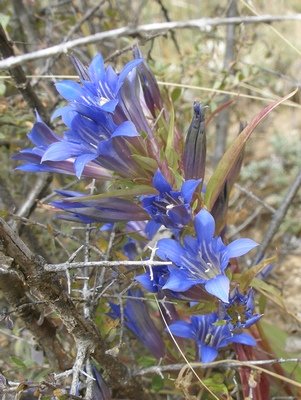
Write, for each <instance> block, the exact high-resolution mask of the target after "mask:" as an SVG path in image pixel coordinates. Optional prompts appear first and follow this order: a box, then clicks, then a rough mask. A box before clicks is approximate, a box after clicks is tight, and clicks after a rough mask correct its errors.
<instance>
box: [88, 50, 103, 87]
mask: <svg viewBox="0 0 301 400" xmlns="http://www.w3.org/2000/svg"><path fill="white" fill-rule="evenodd" d="M89 74H90V75H91V78H92V80H94V81H103V80H104V79H105V66H104V62H103V58H102V56H101V54H97V55H96V56H95V57H94V58H93V60H92V62H91V64H90V66H89Z"/></svg>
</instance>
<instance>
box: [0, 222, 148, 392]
mask: <svg viewBox="0 0 301 400" xmlns="http://www.w3.org/2000/svg"><path fill="white" fill-rule="evenodd" d="M0 243H1V244H2V246H3V251H5V254H6V256H8V257H11V258H13V259H14V261H15V263H16V264H17V265H18V268H19V270H20V272H21V273H22V276H23V277H24V281H25V283H26V284H27V285H28V286H29V287H30V288H31V290H32V291H34V293H35V294H36V296H37V298H38V299H43V300H45V301H46V302H47V305H49V306H50V307H51V308H52V309H53V310H54V311H55V312H56V313H57V315H58V316H59V318H60V319H61V321H62V322H63V324H64V325H65V327H66V328H67V330H68V331H69V333H71V334H72V335H73V337H74V338H75V340H77V341H82V342H83V343H85V346H86V347H87V349H88V350H89V351H91V353H93V356H94V358H95V359H96V360H97V361H98V362H99V363H100V364H101V366H102V368H103V370H104V371H105V374H106V376H107V378H108V382H109V385H110V386H111V387H112V389H113V390H114V389H115V391H116V393H119V395H120V396H121V395H122V396H124V397H126V398H129V399H137V400H138V399H139V400H140V399H142V398H143V399H147V398H148V395H147V394H146V393H145V392H144V391H143V388H142V386H141V384H140V383H139V382H138V381H137V380H136V379H135V378H134V377H132V376H130V374H129V371H128V369H127V367H126V366H125V365H123V364H122V363H121V362H119V361H118V360H116V359H115V358H114V357H112V356H110V355H109V354H106V349H107V348H108V344H107V343H106V340H105V339H104V338H103V337H101V336H100V334H99V332H98V330H97V328H96V327H95V325H94V324H93V322H92V321H90V320H86V319H85V318H83V316H81V315H80V314H79V313H78V310H77V308H76V306H75V304H74V303H73V302H72V300H71V299H70V297H69V296H68V295H67V293H66V291H65V290H64V288H63V287H62V285H61V283H60V281H59V278H58V276H57V274H55V273H51V272H47V271H45V269H44V265H45V264H46V263H45V260H44V259H42V257H40V256H37V255H35V254H33V253H32V252H31V251H30V249H29V248H28V247H27V246H26V245H25V243H24V242H23V241H22V240H21V239H20V237H19V236H18V235H16V234H15V232H14V231H13V230H12V229H11V228H10V227H9V225H8V224H7V223H6V222H5V221H4V220H3V219H1V218H0ZM58 300H59V301H58Z"/></svg>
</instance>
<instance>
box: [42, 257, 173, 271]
mask: <svg viewBox="0 0 301 400" xmlns="http://www.w3.org/2000/svg"><path fill="white" fill-rule="evenodd" d="M119 265H124V266H127V267H148V266H150V265H158V266H159V265H172V262H170V261H148V260H147V261H127V260H120V261H106V260H104V261H89V262H85V261H78V262H72V263H68V262H65V263H60V264H45V265H44V269H45V271H49V272H50V271H51V272H59V271H66V270H67V269H75V268H86V267H118V266H119Z"/></svg>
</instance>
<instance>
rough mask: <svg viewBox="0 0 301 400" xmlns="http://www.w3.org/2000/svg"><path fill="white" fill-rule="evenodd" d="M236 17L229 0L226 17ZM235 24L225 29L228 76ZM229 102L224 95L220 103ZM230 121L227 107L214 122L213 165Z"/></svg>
mask: <svg viewBox="0 0 301 400" xmlns="http://www.w3.org/2000/svg"><path fill="white" fill-rule="evenodd" d="M236 16H237V4H236V0H229V7H228V11H227V17H228V18H232V17H236ZM235 28H236V25H235V24H230V25H227V28H226V49H225V57H224V65H223V68H224V70H226V71H227V72H228V74H233V62H234V58H235V55H234V52H235ZM229 100H230V96H229V95H225V96H224V98H223V100H222V103H226V102H227V101H229ZM229 120H230V111H229V107H226V108H225V109H224V110H222V111H221V112H220V113H219V115H218V117H217V120H216V134H215V149H214V155H213V164H214V165H217V163H218V162H219V160H220V159H221V157H222V155H223V154H224V152H225V149H226V142H227V136H228V127H229Z"/></svg>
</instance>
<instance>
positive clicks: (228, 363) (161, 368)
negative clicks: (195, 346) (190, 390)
mask: <svg viewBox="0 0 301 400" xmlns="http://www.w3.org/2000/svg"><path fill="white" fill-rule="evenodd" d="M288 362H294V363H300V362H301V358H287V359H286V358H276V359H271V360H251V361H238V360H220V361H213V362H208V363H201V362H192V363H190V364H191V366H192V367H194V368H202V369H207V368H214V367H221V368H232V367H233V368H239V367H252V366H255V365H256V366H257V365H272V364H284V363H288ZM185 367H187V364H183V363H182V364H170V365H156V366H153V367H148V368H143V369H141V370H139V371H137V372H136V373H135V375H136V376H141V375H147V374H162V372H167V371H180V370H181V369H183V368H185Z"/></svg>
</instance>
